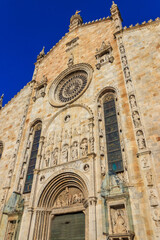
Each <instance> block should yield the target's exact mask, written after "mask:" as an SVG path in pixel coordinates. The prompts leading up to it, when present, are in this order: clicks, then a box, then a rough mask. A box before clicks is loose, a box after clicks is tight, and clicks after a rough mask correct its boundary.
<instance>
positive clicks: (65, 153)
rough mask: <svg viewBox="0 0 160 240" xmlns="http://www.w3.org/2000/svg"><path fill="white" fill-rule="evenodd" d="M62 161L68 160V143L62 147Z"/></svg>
mask: <svg viewBox="0 0 160 240" xmlns="http://www.w3.org/2000/svg"><path fill="white" fill-rule="evenodd" d="M62 162H68V145H67V144H65V145H63V147H62Z"/></svg>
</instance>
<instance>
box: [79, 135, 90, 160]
mask: <svg viewBox="0 0 160 240" xmlns="http://www.w3.org/2000/svg"><path fill="white" fill-rule="evenodd" d="M80 149H81V155H82V157H84V156H87V154H88V140H87V138H84V139H83V140H82V142H81V146H80Z"/></svg>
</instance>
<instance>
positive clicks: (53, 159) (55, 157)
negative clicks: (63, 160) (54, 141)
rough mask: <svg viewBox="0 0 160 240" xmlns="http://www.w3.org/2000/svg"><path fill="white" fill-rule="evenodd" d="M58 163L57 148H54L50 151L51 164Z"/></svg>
mask: <svg viewBox="0 0 160 240" xmlns="http://www.w3.org/2000/svg"><path fill="white" fill-rule="evenodd" d="M57 163H58V148H55V149H54V151H53V152H52V165H53V166H55V165H57Z"/></svg>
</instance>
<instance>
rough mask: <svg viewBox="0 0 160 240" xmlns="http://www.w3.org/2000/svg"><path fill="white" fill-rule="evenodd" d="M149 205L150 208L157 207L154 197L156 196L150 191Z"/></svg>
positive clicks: (156, 200)
mask: <svg viewBox="0 0 160 240" xmlns="http://www.w3.org/2000/svg"><path fill="white" fill-rule="evenodd" d="M149 200H150V204H151V206H152V207H155V206H158V199H157V197H156V194H155V192H154V191H153V190H150V196H149Z"/></svg>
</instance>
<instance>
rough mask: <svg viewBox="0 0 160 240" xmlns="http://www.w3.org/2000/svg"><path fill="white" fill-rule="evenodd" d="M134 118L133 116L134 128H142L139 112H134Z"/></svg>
mask: <svg viewBox="0 0 160 240" xmlns="http://www.w3.org/2000/svg"><path fill="white" fill-rule="evenodd" d="M132 116H133V122H134V126H135V127H136V128H138V127H140V126H141V120H140V116H139V113H138V112H137V111H134V112H133V114H132Z"/></svg>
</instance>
